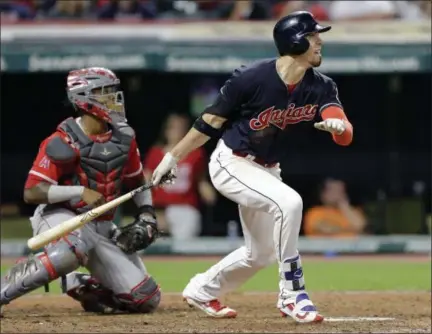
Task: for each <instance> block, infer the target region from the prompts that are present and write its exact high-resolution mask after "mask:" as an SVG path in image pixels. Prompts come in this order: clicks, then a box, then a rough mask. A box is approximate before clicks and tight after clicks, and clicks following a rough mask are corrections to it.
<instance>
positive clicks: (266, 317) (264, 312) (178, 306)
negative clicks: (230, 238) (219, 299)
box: [1, 292, 431, 333]
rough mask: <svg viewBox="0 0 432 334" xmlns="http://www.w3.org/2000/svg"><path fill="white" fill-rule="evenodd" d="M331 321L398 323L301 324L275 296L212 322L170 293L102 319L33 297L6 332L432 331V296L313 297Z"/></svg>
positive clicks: (18, 308) (65, 302)
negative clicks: (143, 308)
mask: <svg viewBox="0 0 432 334" xmlns="http://www.w3.org/2000/svg"><path fill="white" fill-rule="evenodd" d="M311 297H312V298H313V300H314V302H315V303H316V305H317V306H318V307H319V309H320V310H321V311H322V312H323V314H324V315H325V316H327V317H330V319H329V320H332V318H333V320H338V319H339V320H343V319H340V317H351V318H352V317H356V318H358V317H388V318H394V320H386V321H366V320H361V321H357V320H359V319H355V320H356V321H354V322H348V321H337V322H328V321H326V322H324V323H322V324H316V325H299V324H296V323H294V322H293V321H292V320H289V319H284V318H281V317H280V316H279V313H278V311H277V310H276V309H275V302H276V294H255V295H254V294H231V295H229V296H227V297H226V299H225V300H224V301H225V302H226V303H227V304H229V305H230V306H231V307H233V308H236V309H237V311H238V312H239V316H238V317H237V318H236V319H226V320H225V319H211V318H208V317H206V316H205V315H204V314H202V313H200V312H198V311H195V310H191V309H189V307H187V306H186V305H185V304H184V302H183V301H182V300H181V297H180V296H179V295H173V294H167V295H165V296H164V297H163V301H162V304H161V307H160V309H159V310H158V311H157V312H156V313H155V314H152V315H112V316H106V315H104V316H102V315H94V314H90V313H83V312H81V309H80V307H79V306H78V305H77V303H75V302H74V301H73V300H72V299H69V298H68V297H65V296H52V295H51V296H49V295H48V296H41V297H28V298H22V299H20V300H17V301H15V302H14V303H13V304H11V305H10V306H9V307H7V308H6V309H5V317H4V318H3V319H2V320H1V332H2V333H30V332H31V333H42V332H43V333H65V332H68V333H96V332H97V333H108V332H110V333H114V332H117V333H131V332H135V333H138V332H145V333H228V332H231V333H278V332H284V333H290V332H291V333H330V332H332V333H335V332H345V333H348V332H350V333H365V332H367V333H374V332H379V333H389V332H393V333H430V332H431V295H430V292H413V293H409V292H403V293H398V292H385V293H378V292H376V293H372V292H371V293H367V292H362V293H329V292H326V293H318V292H317V293H314V294H311ZM335 317H337V318H338V319H335Z"/></svg>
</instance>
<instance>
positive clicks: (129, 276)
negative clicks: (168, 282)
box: [1, 205, 160, 311]
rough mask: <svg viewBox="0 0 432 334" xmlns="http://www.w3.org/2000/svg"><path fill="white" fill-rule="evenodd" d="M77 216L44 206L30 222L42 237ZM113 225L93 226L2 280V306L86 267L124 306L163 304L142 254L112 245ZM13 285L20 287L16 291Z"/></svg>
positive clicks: (89, 225)
mask: <svg viewBox="0 0 432 334" xmlns="http://www.w3.org/2000/svg"><path fill="white" fill-rule="evenodd" d="M75 216H76V214H75V213H74V212H72V211H69V210H67V209H63V208H56V209H53V210H50V211H49V212H44V205H40V206H39V207H38V208H37V209H36V211H35V214H34V215H33V217H31V218H30V221H31V224H32V228H33V234H34V235H37V234H40V233H42V232H44V231H46V230H48V229H50V228H52V227H54V226H56V225H59V224H61V223H63V222H65V221H67V220H69V219H71V218H73V217H75ZM113 225H114V224H113V223H112V222H93V223H89V224H86V225H85V226H83V227H82V228H81V229H79V230H77V231H74V232H72V233H70V234H69V235H68V236H67V237H65V238H62V239H59V240H58V241H56V242H54V243H52V244H50V245H48V246H47V247H46V251H45V253H44V254H42V255H38V256H36V257H35V259H33V260H31V261H33V262H30V261H28V262H29V263H27V264H26V265H23V266H24V268H18V269H16V270H15V272H14V271H13V272H12V274H10V275H9V278H8V277H6V278H5V279H6V281H5V282H3V281H4V280H2V293H1V298H2V300H1V302H2V304H6V303H8V302H9V301H10V300H12V299H15V298H17V297H19V296H21V295H23V294H24V293H26V292H28V291H30V290H32V288H33V287H35V288H37V287H39V286H40V285H41V284H40V283H46V282H45V278H44V277H45V276H46V274H48V276H50V278H51V280H52V279H53V278H57V277H58V276H63V275H67V274H69V273H71V272H72V271H74V270H75V269H77V268H78V267H79V266H81V265H83V266H85V267H86V268H87V269H88V270H89V271H90V273H91V275H92V277H94V278H96V279H97V280H98V281H99V282H100V283H101V284H102V285H103V286H104V287H105V288H107V289H109V290H112V291H113V293H114V295H115V296H117V297H118V298H119V299H120V300H121V302H124V303H127V304H130V306H131V309H134V308H139V307H141V306H142V305H143V304H151V305H149V308H150V310H149V311H153V310H154V309H155V308H156V307H157V305H158V304H159V300H160V292H159V287H158V286H157V284H156V282H154V280H153V278H151V277H149V275H148V274H147V270H146V268H145V266H144V264H143V263H142V261H141V259H140V257H139V256H138V254H126V253H124V252H123V251H122V250H121V249H119V248H118V247H117V246H116V245H115V244H113V243H112V242H111V240H110V239H109V231H110V229H111V228H112V226H113ZM32 268H33V269H32ZM44 273H46V274H45V276H44ZM10 276H13V277H14V278H13V281H14V282H12V281H11V280H10ZM32 277H34V278H32ZM20 280H21V281H22V282H24V284H22V285H23V286H26V287H29V288H27V289H24V290H25V291H22V290H23V289H22V288H20V286H21V283H22V282H20ZM48 281H50V280H48ZM3 283H5V287H3ZM13 283H15V284H13ZM17 283H18V284H17ZM13 285H15V286H17V287H15V288H13ZM42 285H43V284H42ZM8 287H9V290H8V291H7V289H8ZM137 311H139V310H137Z"/></svg>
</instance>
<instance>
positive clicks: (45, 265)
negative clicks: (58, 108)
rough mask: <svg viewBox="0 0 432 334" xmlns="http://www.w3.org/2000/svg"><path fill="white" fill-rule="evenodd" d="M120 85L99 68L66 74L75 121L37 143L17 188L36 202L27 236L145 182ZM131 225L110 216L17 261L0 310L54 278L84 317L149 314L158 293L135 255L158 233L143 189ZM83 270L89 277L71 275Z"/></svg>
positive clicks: (4, 282)
mask: <svg viewBox="0 0 432 334" xmlns="http://www.w3.org/2000/svg"><path fill="white" fill-rule="evenodd" d="M119 85H120V80H119V79H118V78H117V77H116V75H115V74H114V73H113V72H112V71H111V70H109V69H106V68H96V67H93V68H84V69H81V70H75V71H71V72H70V73H69V75H68V77H67V95H68V99H69V101H70V102H71V104H72V105H73V107H74V109H75V110H76V111H77V112H78V114H79V115H78V116H79V117H77V118H72V117H71V118H68V119H66V120H64V121H63V122H62V123H61V124H60V125H59V126H58V128H57V130H56V131H55V132H54V133H53V134H52V135H51V136H49V137H48V138H46V139H45V140H44V141H43V142H42V143H41V145H40V148H39V152H38V155H37V157H36V159H35V161H34V163H33V166H32V168H31V170H30V172H29V175H28V179H27V182H26V184H25V190H24V200H25V202H26V203H30V204H38V206H37V208H36V210H35V212H34V215H33V217H31V218H30V221H31V225H32V228H33V233H34V235H37V234H39V233H42V232H44V231H45V230H47V229H50V228H52V227H54V226H56V225H58V224H61V223H62V222H64V221H66V220H68V219H70V218H72V217H74V216H76V215H78V214H80V213H82V212H85V211H88V210H89V209H91V208H93V207H96V206H99V205H101V204H103V203H104V202H108V201H111V200H113V199H114V198H116V197H118V196H119V195H120V193H121V188H122V187H123V186H126V187H128V188H130V189H134V188H136V187H139V186H141V185H143V184H144V183H145V179H144V174H143V168H142V165H141V158H140V153H139V150H138V147H137V143H136V139H135V133H134V130H133V129H132V128H131V127H130V126H129V125H128V124H127V123H126V118H125V110H124V101H123V92H122V91H120V90H119ZM133 200H134V202H135V204H136V206H137V207H138V214H137V215H136V217H135V221H134V222H133V223H131V224H130V225H128V226H126V227H124V228H117V227H116V226H115V225H114V224H113V223H112V219H113V216H114V213H115V210H113V211H111V212H108V213H106V214H104V215H103V216H100V217H99V218H97V219H95V220H94V221H93V222H91V223H89V224H87V225H85V226H84V227H82V228H81V229H79V230H77V231H74V232H72V233H70V234H68V235H67V236H65V237H63V238H61V239H59V240H57V241H55V242H53V243H51V244H50V245H48V246H47V247H46V248H45V249H44V251H42V252H40V253H38V254H36V255H33V256H30V257H29V258H27V259H25V260H23V261H20V262H19V263H17V264H16V265H15V266H14V267H13V268H12V269H11V270H10V271H9V272H8V273H7V275H6V276H5V277H3V278H2V281H1V306H2V308H3V305H6V304H8V303H10V302H11V301H12V300H14V299H16V298H18V297H21V296H23V295H24V294H26V293H28V292H30V291H32V290H34V289H37V288H39V287H41V286H44V285H47V284H48V283H49V282H51V281H53V280H55V279H57V278H59V277H61V285H62V289H63V292H65V293H67V294H68V295H69V296H70V297H72V298H74V299H75V300H77V301H78V302H80V303H81V305H82V307H83V308H84V310H86V311H89V312H101V313H110V312H116V311H121V312H131V313H150V312H153V311H155V310H156V308H157V307H158V305H159V302H160V298H161V292H160V289H159V286H158V284H157V283H156V282H155V280H154V279H153V278H152V277H151V276H150V275H149V274H148V272H147V270H146V268H145V266H144V264H143V263H142V261H141V259H140V257H139V256H138V254H137V253H136V252H137V251H139V250H142V249H145V248H147V247H148V246H149V245H150V244H151V243H152V242H154V240H155V239H156V238H157V237H158V235H159V232H158V228H157V222H156V218H155V213H154V209H153V206H152V198H151V192H150V191H149V190H147V191H144V192H141V193H139V194H137V195H136V196H135V197H134V198H133ZM80 266H84V267H86V268H87V269H88V270H89V272H90V275H87V274H83V273H80V272H75V271H74V270H76V269H78V268H79V267H80Z"/></svg>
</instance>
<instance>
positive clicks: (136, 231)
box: [111, 214, 160, 254]
mask: <svg viewBox="0 0 432 334" xmlns="http://www.w3.org/2000/svg"><path fill="white" fill-rule="evenodd" d="M159 236H160V232H159V230H158V227H157V222H156V219H155V218H154V217H152V216H151V215H148V214H145V215H143V214H141V215H138V216H137V217H136V218H135V220H134V222H132V223H131V224H129V225H127V226H124V227H119V228H117V227H116V228H115V229H114V230H113V232H112V237H111V239H112V240H113V241H114V243H115V244H116V245H117V246H118V247H119V248H120V249H122V250H123V251H124V252H125V253H128V254H131V253H135V252H137V251H140V250H144V249H146V248H147V247H148V246H150V245H151V244H152V243H153V242H154V241H155V240H156V239H157V238H158V237H159Z"/></svg>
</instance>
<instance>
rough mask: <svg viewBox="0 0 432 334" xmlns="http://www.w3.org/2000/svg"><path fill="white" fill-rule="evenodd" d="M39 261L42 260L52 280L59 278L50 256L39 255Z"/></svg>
mask: <svg viewBox="0 0 432 334" xmlns="http://www.w3.org/2000/svg"><path fill="white" fill-rule="evenodd" d="M39 259H40V260H41V262H42V264H43V266H44V267H45V269H46V270H47V272H48V275H49V276H50V278H51V279H52V280H53V279H56V278H58V277H59V276H58V274H57V272H56V270H55V269H54V266H53V264H52V262H51V260H50V259H49V257H48V255H47V254H46V253H44V254H42V255H39Z"/></svg>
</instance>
